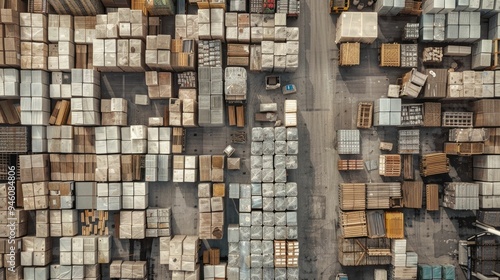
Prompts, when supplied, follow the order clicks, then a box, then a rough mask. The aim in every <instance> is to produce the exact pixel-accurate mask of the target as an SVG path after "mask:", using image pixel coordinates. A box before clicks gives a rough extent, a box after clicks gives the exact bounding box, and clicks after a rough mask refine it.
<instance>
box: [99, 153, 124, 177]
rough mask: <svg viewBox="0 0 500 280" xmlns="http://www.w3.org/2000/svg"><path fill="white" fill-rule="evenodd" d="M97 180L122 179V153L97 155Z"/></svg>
mask: <svg viewBox="0 0 500 280" xmlns="http://www.w3.org/2000/svg"><path fill="white" fill-rule="evenodd" d="M95 166H96V168H95V180H96V181H98V182H99V181H101V182H117V181H121V161H120V155H96V165H95Z"/></svg>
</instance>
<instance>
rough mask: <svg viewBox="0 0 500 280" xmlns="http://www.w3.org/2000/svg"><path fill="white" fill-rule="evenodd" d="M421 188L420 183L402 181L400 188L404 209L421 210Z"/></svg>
mask: <svg viewBox="0 0 500 280" xmlns="http://www.w3.org/2000/svg"><path fill="white" fill-rule="evenodd" d="M423 187H424V184H423V183H422V181H404V182H403V184H402V186H401V190H402V193H403V206H404V207H406V208H416V209H420V208H422V194H423Z"/></svg>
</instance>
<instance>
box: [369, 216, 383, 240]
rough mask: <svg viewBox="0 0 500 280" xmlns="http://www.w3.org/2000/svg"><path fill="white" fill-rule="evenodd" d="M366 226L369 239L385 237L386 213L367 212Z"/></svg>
mask: <svg viewBox="0 0 500 280" xmlns="http://www.w3.org/2000/svg"><path fill="white" fill-rule="evenodd" d="M366 225H367V227H368V237H369V238H381V237H385V232H386V229H385V218H384V211H382V210H374V211H367V212H366Z"/></svg>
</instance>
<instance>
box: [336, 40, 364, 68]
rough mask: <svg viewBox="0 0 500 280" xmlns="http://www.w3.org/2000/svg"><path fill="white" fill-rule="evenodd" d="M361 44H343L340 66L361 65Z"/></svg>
mask: <svg viewBox="0 0 500 280" xmlns="http://www.w3.org/2000/svg"><path fill="white" fill-rule="evenodd" d="M360 46H361V44H360V43H342V44H340V49H339V66H354V65H359V54H360Z"/></svg>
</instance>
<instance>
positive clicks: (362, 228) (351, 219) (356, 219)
mask: <svg viewBox="0 0 500 280" xmlns="http://www.w3.org/2000/svg"><path fill="white" fill-rule="evenodd" d="M340 226H341V229H342V236H343V237H345V238H351V237H363V236H367V235H368V229H367V227H366V212H365V211H352V212H340Z"/></svg>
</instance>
